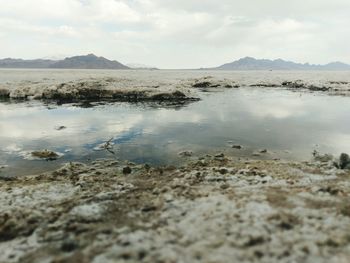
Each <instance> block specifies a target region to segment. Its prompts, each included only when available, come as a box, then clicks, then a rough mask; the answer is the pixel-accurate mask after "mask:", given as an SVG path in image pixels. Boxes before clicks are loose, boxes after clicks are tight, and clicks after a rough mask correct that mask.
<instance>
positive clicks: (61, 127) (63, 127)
mask: <svg viewBox="0 0 350 263" xmlns="http://www.w3.org/2000/svg"><path fill="white" fill-rule="evenodd" d="M66 128H67V127H66V126H57V127H56V128H55V130H56V131H62V130H64V129H66Z"/></svg>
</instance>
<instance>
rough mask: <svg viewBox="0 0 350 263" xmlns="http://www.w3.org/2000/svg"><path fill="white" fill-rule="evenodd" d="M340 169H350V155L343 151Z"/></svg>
mask: <svg viewBox="0 0 350 263" xmlns="http://www.w3.org/2000/svg"><path fill="white" fill-rule="evenodd" d="M339 168H340V169H350V156H349V155H348V154H346V153H342V154H341V155H340V158H339Z"/></svg>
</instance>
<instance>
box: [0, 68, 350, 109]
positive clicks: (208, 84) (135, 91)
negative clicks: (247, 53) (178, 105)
mask: <svg viewBox="0 0 350 263" xmlns="http://www.w3.org/2000/svg"><path fill="white" fill-rule="evenodd" d="M306 76H307V75H306ZM162 77H164V76H162ZM162 77H158V78H156V77H152V76H150V77H148V78H145V77H144V76H134V78H125V77H118V78H117V77H100V78H86V79H79V80H71V81H67V82H60V81H58V80H55V79H41V80H38V81H20V82H7V83H2V84H0V99H12V100H23V99H25V100H26V99H35V100H44V101H57V102H59V103H66V102H82V101H129V102H143V101H146V102H147V101H155V102H162V101H165V102H166V101H168V102H169V101H171V102H185V101H196V100H199V97H200V96H199V94H198V92H210V91H220V90H221V91H223V90H225V89H231V88H239V87H242V88H246V87H255V88H284V89H289V90H294V91H309V92H325V93H327V94H330V95H342V96H348V95H349V94H350V82H348V81H336V80H327V81H324V80H322V81H321V80H318V81H316V80H308V79H304V80H302V79H292V78H283V77H279V76H278V75H273V76H268V77H267V76H261V78H262V79H259V76H257V77H253V76H250V77H249V78H247V77H246V76H245V77H244V75H243V77H242V76H240V77H237V76H234V75H233V76H231V75H228V76H225V77H220V76H215V75H214V76H212V75H207V76H201V77H198V78H175V79H174V78H172V79H167V78H162Z"/></svg>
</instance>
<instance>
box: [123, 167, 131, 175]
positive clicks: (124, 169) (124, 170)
mask: <svg viewBox="0 0 350 263" xmlns="http://www.w3.org/2000/svg"><path fill="white" fill-rule="evenodd" d="M123 174H131V168H130V167H129V166H126V167H124V168H123Z"/></svg>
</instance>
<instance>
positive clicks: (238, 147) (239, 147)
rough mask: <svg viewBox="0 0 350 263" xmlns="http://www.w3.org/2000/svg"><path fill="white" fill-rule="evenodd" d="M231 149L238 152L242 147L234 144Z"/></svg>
mask: <svg viewBox="0 0 350 263" xmlns="http://www.w3.org/2000/svg"><path fill="white" fill-rule="evenodd" d="M232 148H233V149H238V150H240V149H242V148H243V147H242V145H239V144H235V145H232Z"/></svg>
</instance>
